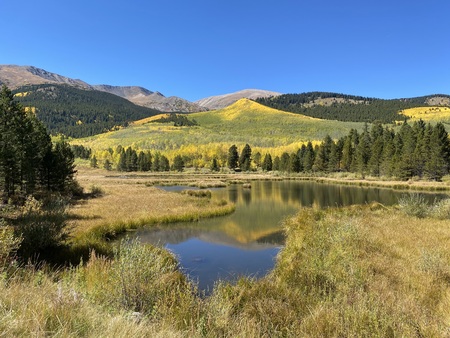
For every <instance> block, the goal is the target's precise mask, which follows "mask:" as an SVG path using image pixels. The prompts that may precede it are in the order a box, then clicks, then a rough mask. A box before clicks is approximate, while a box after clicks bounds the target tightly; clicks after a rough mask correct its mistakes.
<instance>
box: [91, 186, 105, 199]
mask: <svg viewBox="0 0 450 338" xmlns="http://www.w3.org/2000/svg"><path fill="white" fill-rule="evenodd" d="M104 194H105V191H104V190H103V189H102V188H101V187H99V186H98V185H92V186H91V196H92V197H100V196H103V195H104Z"/></svg>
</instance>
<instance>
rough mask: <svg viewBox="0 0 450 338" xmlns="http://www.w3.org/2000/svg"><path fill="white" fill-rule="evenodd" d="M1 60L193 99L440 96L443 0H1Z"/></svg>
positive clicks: (446, 27)
mask: <svg viewBox="0 0 450 338" xmlns="http://www.w3.org/2000/svg"><path fill="white" fill-rule="evenodd" d="M0 12H1V19H0V29H1V31H2V34H1V35H0V64H17V65H32V66H36V67H39V68H43V69H45V70H47V71H50V72H54V73H58V74H61V75H64V76H68V77H72V78H79V79H82V80H84V81H86V82H88V83H90V84H111V85H138V86H142V87H145V88H147V89H149V90H152V91H160V92H161V93H163V94H164V95H166V96H171V95H175V96H180V97H183V98H185V99H188V100H191V101H195V100H198V99H200V98H204V97H207V96H212V95H220V94H226V93H230V92H234V91H237V90H241V89H247V88H258V89H266V90H273V91H278V92H282V93H301V92H307V91H316V90H317V91H333V92H339V93H346V94H354V95H362V96H369V97H381V98H400V97H413V96H421V95H427V94H434V93H443V94H450V19H449V13H450V1H448V0H427V1H411V0H409V1H405V0H398V1H396V0H390V1H386V0H377V1H373V0H367V1H354V0H341V1H332V0H322V1H320V0H316V1H313V0H291V1H287V0H277V1H264V0H259V1H253V0H249V1H246V0H240V1H237V0H227V1H220V0H219V1H211V0H209V1H207V0H191V1H186V0H176V1H152V0H147V1H145V0H128V1H106V0H76V1H61V0H40V1H36V0H21V1H6V0H0Z"/></svg>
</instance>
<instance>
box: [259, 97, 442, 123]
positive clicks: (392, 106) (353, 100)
mask: <svg viewBox="0 0 450 338" xmlns="http://www.w3.org/2000/svg"><path fill="white" fill-rule="evenodd" d="M438 96H439V97H447V98H448V97H450V96H449V95H430V96H423V97H415V98H408V99H392V100H383V99H376V98H367V97H362V96H353V95H346V94H337V93H326V92H308V93H301V94H284V95H280V96H276V97H268V98H259V99H256V100H255V101H256V102H258V103H260V104H263V105H265V106H268V107H271V108H274V109H278V110H282V111H286V112H292V113H297V114H303V115H306V116H311V117H315V118H320V119H326V120H338V121H347V122H368V123H372V122H375V121H379V122H382V123H394V122H396V121H404V120H405V119H407V117H406V116H404V115H402V114H400V113H399V112H400V111H401V110H404V109H408V108H415V107H421V106H427V105H428V104H427V100H429V99H430V98H433V97H438ZM325 99H328V103H327V104H323V103H321V102H320V100H325Z"/></svg>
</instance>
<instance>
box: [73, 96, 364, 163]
mask: <svg viewBox="0 0 450 338" xmlns="http://www.w3.org/2000/svg"><path fill="white" fill-rule="evenodd" d="M187 116H188V118H189V119H190V120H195V121H196V122H197V123H198V126H192V127H175V126H173V123H154V122H152V123H145V122H146V121H140V122H139V123H136V124H133V125H131V126H129V127H127V128H124V129H121V130H117V131H113V132H109V133H105V134H102V135H96V136H93V137H89V138H85V139H80V140H76V141H74V142H75V143H77V144H82V145H84V146H87V147H89V148H92V149H94V151H101V150H107V149H108V148H113V149H114V147H116V146H118V145H122V146H123V147H127V146H133V147H134V148H135V149H141V150H151V151H163V152H166V153H169V156H170V154H174V153H177V152H180V149H182V152H185V153H186V152H189V153H192V152H194V153H196V154H198V156H199V158H200V159H201V158H205V157H206V156H208V155H207V154H208V153H209V152H210V151H211V150H212V149H214V152H215V153H217V152H225V153H226V151H227V150H228V148H229V147H230V146H231V145H232V144H237V145H239V146H242V145H245V144H246V143H248V144H250V145H251V147H252V148H255V149H256V148H258V149H260V150H261V151H264V150H265V149H266V150H268V149H271V150H272V151H273V153H277V152H278V151H281V150H282V149H285V150H289V151H296V150H297V149H298V148H299V147H300V145H301V143H302V142H307V141H309V140H311V141H314V140H317V141H319V140H322V139H323V138H324V137H325V136H326V135H327V134H329V135H331V137H333V138H338V137H341V136H343V135H346V134H347V133H348V131H349V130H350V129H351V128H355V129H359V130H361V129H362V128H363V124H362V123H351V122H337V121H326V120H320V119H315V118H311V117H307V116H303V115H299V114H292V113H286V112H283V111H279V110H275V109H272V108H268V107H265V106H263V105H260V104H258V103H256V102H253V101H251V100H248V99H241V100H239V101H238V102H236V103H234V104H233V105H231V106H229V107H227V108H224V109H220V110H216V111H208V112H201V113H193V114H189V115H187ZM149 122H151V121H149Z"/></svg>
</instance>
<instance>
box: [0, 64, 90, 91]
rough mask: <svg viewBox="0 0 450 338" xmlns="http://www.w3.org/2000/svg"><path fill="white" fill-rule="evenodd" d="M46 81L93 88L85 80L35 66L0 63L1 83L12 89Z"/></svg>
mask: <svg viewBox="0 0 450 338" xmlns="http://www.w3.org/2000/svg"><path fill="white" fill-rule="evenodd" d="M44 83H53V84H67V85H70V86H73V87H78V88H83V89H92V87H91V86H90V85H89V84H87V83H86V82H84V81H81V80H77V79H71V78H68V77H65V76H62V75H58V74H55V73H51V72H48V71H46V70H44V69H40V68H36V67H33V66H15V65H0V84H5V85H7V86H8V87H9V88H10V89H16V88H18V87H21V86H24V85H34V84H44Z"/></svg>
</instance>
